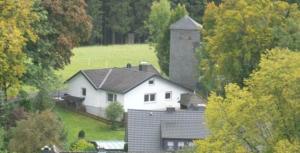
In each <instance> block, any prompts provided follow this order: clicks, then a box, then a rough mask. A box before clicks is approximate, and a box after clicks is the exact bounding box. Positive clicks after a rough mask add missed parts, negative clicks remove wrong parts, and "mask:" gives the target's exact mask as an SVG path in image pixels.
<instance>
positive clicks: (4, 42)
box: [0, 0, 38, 101]
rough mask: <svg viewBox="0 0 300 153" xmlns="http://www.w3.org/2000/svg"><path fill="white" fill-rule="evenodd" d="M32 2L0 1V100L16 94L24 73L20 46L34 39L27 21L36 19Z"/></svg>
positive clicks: (23, 56) (23, 58) (30, 21)
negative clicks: (1, 93)
mask: <svg viewBox="0 0 300 153" xmlns="http://www.w3.org/2000/svg"><path fill="white" fill-rule="evenodd" d="M33 3H34V1H29V2H27V1H24V0H22V1H18V2H16V1H15V0H4V1H3V0H2V1H0V8H1V9H0V90H2V91H3V92H4V100H5V101H6V100H7V99H8V92H10V93H11V96H14V95H16V93H17V91H18V90H19V88H20V81H19V78H20V77H21V76H22V75H23V73H24V72H25V54H24V53H23V51H22V49H23V47H24V46H25V43H26V42H27V41H28V40H32V41H35V40H36V38H37V37H36V34H35V31H34V30H33V29H32V27H31V24H32V23H33V22H35V21H36V20H38V16H37V15H36V12H34V11H32V7H33Z"/></svg>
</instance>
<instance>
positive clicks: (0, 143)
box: [0, 127, 7, 153]
mask: <svg viewBox="0 0 300 153" xmlns="http://www.w3.org/2000/svg"><path fill="white" fill-rule="evenodd" d="M5 133H6V132H5V131H4V129H2V128H1V127H0V153H7V150H6V148H5V140H4V138H5V137H6V136H5Z"/></svg>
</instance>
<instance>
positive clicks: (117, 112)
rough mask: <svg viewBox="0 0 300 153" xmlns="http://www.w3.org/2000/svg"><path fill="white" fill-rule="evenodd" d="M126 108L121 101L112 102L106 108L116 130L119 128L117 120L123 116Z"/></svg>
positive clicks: (106, 112)
mask: <svg viewBox="0 0 300 153" xmlns="http://www.w3.org/2000/svg"><path fill="white" fill-rule="evenodd" d="M123 113H124V109H123V106H122V104H120V103H119V102H111V103H110V104H109V105H108V106H107V107H106V109H105V114H106V117H107V118H108V119H109V120H110V121H111V122H112V123H111V129H112V130H116V129H117V128H118V125H117V120H118V119H120V117H122V116H123Z"/></svg>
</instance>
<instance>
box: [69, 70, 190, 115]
mask: <svg viewBox="0 0 300 153" xmlns="http://www.w3.org/2000/svg"><path fill="white" fill-rule="evenodd" d="M151 79H153V80H154V84H153V85H150V84H149V83H148V81H149V80H151ZM149 80H147V81H145V82H144V83H142V84H140V85H139V86H137V87H135V88H134V89H132V90H131V91H129V92H128V93H126V94H125V95H124V94H117V93H115V94H117V101H118V102H120V103H121V104H122V105H123V106H124V110H125V111H127V109H146V110H151V109H153V110H160V109H165V108H166V107H168V106H173V107H175V108H179V107H180V104H179V103H178V101H179V99H180V94H182V93H187V92H188V90H186V89H184V88H181V87H179V86H177V85H175V84H172V83H170V82H168V81H166V80H164V79H161V78H159V77H154V78H150V79H149ZM82 88H86V96H83V95H82V91H81V90H82ZM169 91H171V92H172V97H171V99H170V100H167V99H165V93H166V92H169ZM107 93H108V92H106V91H104V90H95V88H94V87H93V86H92V85H91V84H90V83H89V82H88V80H87V79H86V78H85V77H84V76H83V75H82V74H81V73H79V74H78V75H76V76H75V77H73V78H72V79H71V80H69V82H68V94H70V95H72V96H76V97H85V100H84V102H83V104H84V105H85V106H86V111H87V112H89V113H91V114H94V115H98V116H101V117H105V113H104V110H105V108H106V107H107V106H108V105H109V102H108V101H107ZM149 93H155V94H156V101H154V102H144V95H145V94H149Z"/></svg>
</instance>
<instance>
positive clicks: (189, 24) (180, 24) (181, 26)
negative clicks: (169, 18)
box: [170, 15, 202, 30]
mask: <svg viewBox="0 0 300 153" xmlns="http://www.w3.org/2000/svg"><path fill="white" fill-rule="evenodd" d="M201 28H202V25H201V24H199V23H198V22H196V21H195V20H193V19H192V18H191V17H189V16H188V15H186V16H184V17H182V18H181V19H180V20H178V21H176V22H175V23H173V24H172V25H171V26H170V29H177V30H199V29H201Z"/></svg>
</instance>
